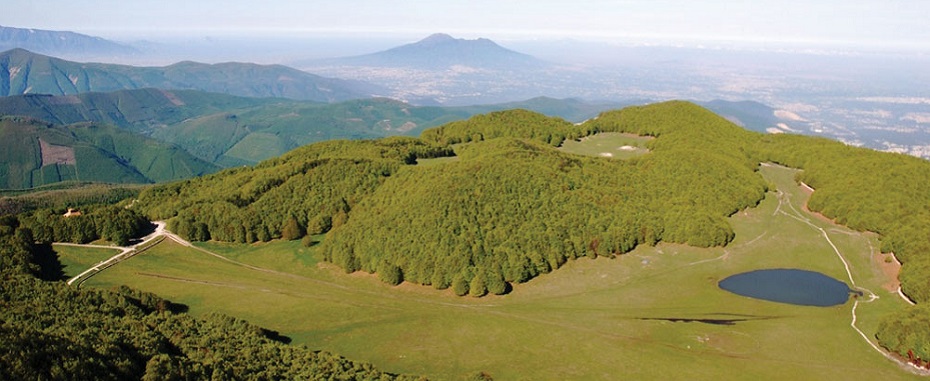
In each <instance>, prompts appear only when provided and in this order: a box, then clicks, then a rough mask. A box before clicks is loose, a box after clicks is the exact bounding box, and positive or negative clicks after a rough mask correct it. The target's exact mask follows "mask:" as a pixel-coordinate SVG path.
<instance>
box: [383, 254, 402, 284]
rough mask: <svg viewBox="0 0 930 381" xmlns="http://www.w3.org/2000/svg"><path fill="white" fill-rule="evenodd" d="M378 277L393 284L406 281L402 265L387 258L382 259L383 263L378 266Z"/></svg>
mask: <svg viewBox="0 0 930 381" xmlns="http://www.w3.org/2000/svg"><path fill="white" fill-rule="evenodd" d="M378 278H379V279H381V281H382V282H384V283H387V284H389V285H391V286H396V285H399V284H401V282H403V281H404V275H403V273H402V272H401V269H400V267H397V266H395V265H394V264H392V263H390V262H388V261H386V260H385V261H381V264H380V265H379V266H378Z"/></svg>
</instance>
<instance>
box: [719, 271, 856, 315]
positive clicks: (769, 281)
mask: <svg viewBox="0 0 930 381" xmlns="http://www.w3.org/2000/svg"><path fill="white" fill-rule="evenodd" d="M718 285H719V286H720V288H722V289H724V290H727V291H729V292H732V293H734V294H737V295H743V296H748V297H750V298H756V299H763V300H769V301H773V302H779V303H789V304H797V305H802V306H820V307H828V306H835V305H840V304H843V303H846V301H847V300H849V293H850V292H857V291H853V290H850V289H849V286H847V285H846V283H843V282H841V281H839V280H836V279H833V278H831V277H829V276H826V275H824V274H821V273H818V272H816V271H807V270H798V269H767V270H755V271H750V272H746V273H741V274H736V275H732V276H730V277H727V278H726V279H724V280H721V281H720V283H718Z"/></svg>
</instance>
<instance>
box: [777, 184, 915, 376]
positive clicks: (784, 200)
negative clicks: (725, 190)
mask: <svg viewBox="0 0 930 381" xmlns="http://www.w3.org/2000/svg"><path fill="white" fill-rule="evenodd" d="M801 185H802V186H804V187H806V188H807V189H810V190H812V191H813V189H812V188H810V186H808V185H807V184H804V183H801ZM777 195H778V208H776V209H775V213H774V214H778V213H781V214H783V215H785V216H787V217H790V218H793V219H795V220H797V221H800V222H802V223H804V224H806V225H808V226H810V227H811V228H812V229H814V230H817V231H819V232H820V234H821V235H822V236H823V238H824V240H826V241H827V243H828V244H829V245H830V247H832V248H833V252H834V253H836V256H837V258H839V259H840V261H841V262H842V263H843V267H844V268H845V269H846V275H847V277H848V278H849V283H850V284H851V285H852V287H853V288H855V289H857V290H858V291H861V292H864V293H868V295H869V299H868V300H866V301H862V303H871V302H873V301H875V300H876V299H879V296H878V295H876V294H875V293H874V292H872V291H871V290H869V289H867V288H865V287H862V286H859V285H857V284H856V280H855V279H854V278H853V275H852V270H850V268H849V262H848V261H847V260H846V258H845V257H844V256H843V253H842V252H840V249H839V248H837V247H836V244H834V243H833V240H832V239H830V235H829V234H827V231H826V230H824V229H823V228H822V227H820V226H817V225H816V224H814V223H813V222H811V220H810V219H809V218H807V217H805V216H804V214H803V213H801V212H800V211H798V210H797V208H795V207H794V204H793V203H792V202H791V195H790V194H787V193H784V192H782V191H781V190H778V191H777ZM782 205H787V208H788V209H790V213H789V212H786V211H785V210H784V209H783V208H782ZM774 214H773V215H774ZM898 290H899V292H900V288H899V289H898ZM860 301H861V300H860V299H859V298H855V301H854V302H853V307H852V311H851V314H852V321H851V322H850V323H849V326H850V327H852V329H853V330H855V331H856V333H858V334H859V336H862V339H863V340H865V342H866V343H868V344H869V346H871V347H872V349H875V351H876V352H878V353H880V354H881V355H882V356H885V358H887V359H889V360H891V361H894V362H895V363H897V364H898V365H901V366H902V367H903V368H905V369H908V370H910V371H911V372H913V373H915V374H919V375H922V376H930V371H928V370H926V369H923V368H920V367H917V366H916V365H914V364H911V363H910V362H907V361H903V360H901V359H900V358H898V357H897V356H895V355H893V354H891V353H889V352H888V351H886V350H884V349H883V348H882V347H880V346H879V345H878V344H876V343H875V342H874V341H872V339H870V338H869V336H868V335H866V334H865V332H862V330H861V329H859V327H858V326H857V325H856V322H857V316H856V309H857V308H858V307H859V302H860Z"/></svg>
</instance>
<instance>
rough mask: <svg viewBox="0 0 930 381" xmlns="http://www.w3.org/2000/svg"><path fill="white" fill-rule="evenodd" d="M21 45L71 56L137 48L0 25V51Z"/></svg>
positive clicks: (116, 53) (70, 34) (107, 54)
mask: <svg viewBox="0 0 930 381" xmlns="http://www.w3.org/2000/svg"><path fill="white" fill-rule="evenodd" d="M14 48H22V49H27V50H31V51H35V52H38V53H42V54H50V55H59V56H72V57H84V58H90V57H114V56H134V55H138V54H140V52H139V50H137V49H136V48H134V47H131V46H129V45H124V44H121V43H118V42H114V41H110V40H107V39H104V38H101V37H96V36H89V35H86V34H81V33H75V32H70V31H54V30H43V29H34V28H15V27H9V26H2V25H0V51H5V50H10V49H14Z"/></svg>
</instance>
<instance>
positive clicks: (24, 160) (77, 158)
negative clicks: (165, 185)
mask: <svg viewBox="0 0 930 381" xmlns="http://www.w3.org/2000/svg"><path fill="white" fill-rule="evenodd" d="M0 161H2V163H3V164H2V166H0V187H2V188H14V189H23V188H33V187H37V186H41V185H46V184H52V183H56V182H61V181H85V182H87V181H90V182H107V183H135V184H144V183H153V182H164V181H170V180H179V179H183V178H190V177H194V176H199V175H203V174H207V173H212V172H215V171H216V170H218V169H219V168H218V167H216V166H214V165H213V164H210V163H207V162H204V161H202V160H199V159H197V158H195V157H193V156H191V155H190V154H188V153H187V152H186V151H184V150H182V149H179V148H177V147H175V146H171V145H168V144H165V143H162V142H158V141H155V140H153V139H149V138H145V137H143V136H140V135H137V134H133V133H130V132H127V131H124V130H122V129H120V128H117V127H113V126H109V125H98V124H94V123H79V124H71V125H67V126H59V125H53V124H48V123H46V122H43V121H38V120H34V119H30V118H23V117H9V116H4V117H0Z"/></svg>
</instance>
